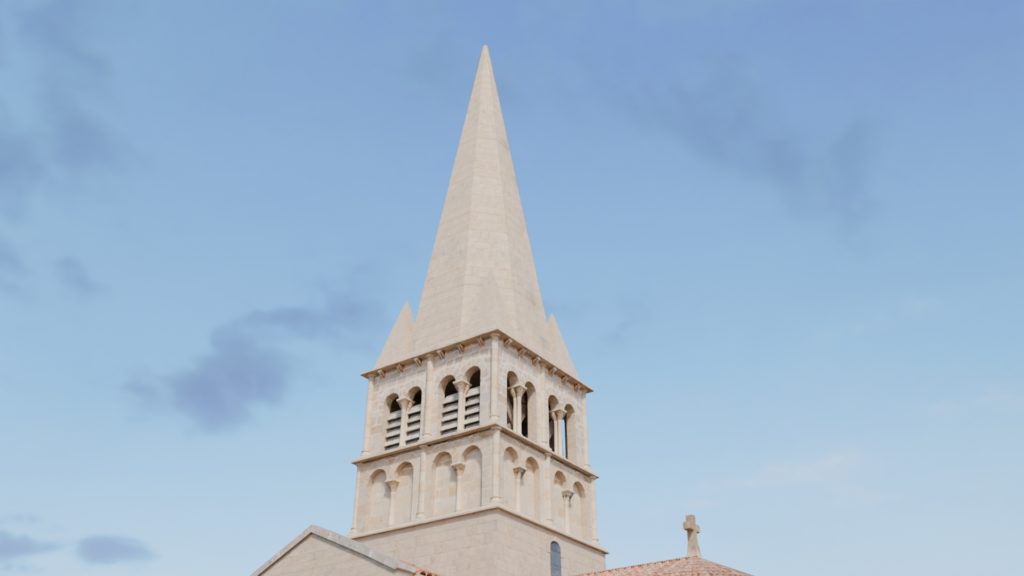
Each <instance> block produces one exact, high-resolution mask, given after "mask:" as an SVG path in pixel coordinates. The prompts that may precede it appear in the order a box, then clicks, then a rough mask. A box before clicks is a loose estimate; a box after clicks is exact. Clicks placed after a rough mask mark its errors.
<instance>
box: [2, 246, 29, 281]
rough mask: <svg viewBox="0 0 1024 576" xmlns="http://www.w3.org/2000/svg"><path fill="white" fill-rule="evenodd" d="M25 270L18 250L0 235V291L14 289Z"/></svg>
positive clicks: (25, 272) (26, 270)
mask: <svg viewBox="0 0 1024 576" xmlns="http://www.w3.org/2000/svg"><path fill="white" fill-rule="evenodd" d="M27 272H28V269H27V268H26V267H25V263H24V261H22V258H21V256H20V255H19V254H18V251H17V250H16V249H15V248H14V246H13V245H12V244H10V243H9V242H8V241H7V240H6V239H5V238H4V237H3V236H2V235H0V292H12V291H14V290H15V289H16V288H17V287H18V285H19V284H20V282H21V280H22V278H23V277H24V276H25V275H26V274H27Z"/></svg>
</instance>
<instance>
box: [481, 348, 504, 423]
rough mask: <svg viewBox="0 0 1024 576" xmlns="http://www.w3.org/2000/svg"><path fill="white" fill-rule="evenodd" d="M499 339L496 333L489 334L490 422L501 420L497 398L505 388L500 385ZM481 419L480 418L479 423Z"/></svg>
mask: <svg viewBox="0 0 1024 576" xmlns="http://www.w3.org/2000/svg"><path fill="white" fill-rule="evenodd" d="M501 381H502V377H501V339H500V338H499V336H498V335H497V334H495V335H493V336H491V402H490V412H491V417H490V418H489V420H490V421H491V422H498V423H500V422H501V416H503V415H502V414H498V399H499V398H501V397H502V395H504V393H505V390H504V388H502V385H501ZM482 423H483V419H481V424H482Z"/></svg>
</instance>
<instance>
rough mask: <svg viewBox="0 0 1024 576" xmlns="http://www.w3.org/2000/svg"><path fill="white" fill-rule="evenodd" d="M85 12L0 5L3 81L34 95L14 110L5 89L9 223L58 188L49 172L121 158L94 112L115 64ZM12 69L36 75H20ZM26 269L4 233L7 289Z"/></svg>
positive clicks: (2, 121) (0, 99)
mask: <svg viewBox="0 0 1024 576" xmlns="http://www.w3.org/2000/svg"><path fill="white" fill-rule="evenodd" d="M86 17H91V15H90V12H89V11H87V10H85V9H84V7H83V6H82V5H81V4H80V3H78V2H73V1H69V0H51V1H44V2H29V3H20V4H19V3H6V4H0V22H2V23H3V24H4V26H3V30H0V33H2V34H3V36H2V38H0V39H2V40H3V45H2V48H3V50H4V51H3V53H2V54H0V85H4V84H6V83H8V82H11V83H14V82H17V84H16V85H17V86H19V87H20V88H21V90H22V91H24V92H25V93H26V95H27V96H28V98H22V99H21V101H24V102H28V103H22V104H21V106H20V107H18V108H17V109H15V107H14V105H13V104H14V102H16V101H18V99H15V98H13V97H10V95H6V96H7V97H5V94H2V93H0V219H3V220H6V222H7V223H16V222H20V221H22V220H23V218H25V216H26V214H27V213H28V211H29V207H30V206H31V204H32V201H31V200H32V198H33V196H35V195H38V194H42V193H44V192H47V191H53V190H57V189H58V188H57V187H54V186H50V185H48V184H49V183H48V182H47V180H48V178H49V177H51V176H54V175H66V174H76V173H80V172H82V171H83V170H87V169H92V168H95V167H99V166H105V165H110V164H112V163H113V161H114V160H115V159H116V158H117V155H118V154H117V151H118V148H119V147H118V144H117V140H116V139H115V138H114V137H113V136H112V135H111V133H110V131H109V130H108V128H107V127H106V126H105V124H104V122H102V121H101V119H100V116H99V115H97V114H96V113H95V112H94V107H95V106H94V105H95V104H96V102H97V96H99V95H101V94H102V90H101V89H100V88H101V87H102V86H103V85H104V83H105V81H106V76H107V73H108V67H107V63H106V61H105V59H104V58H102V57H101V56H100V55H99V54H97V53H96V52H94V51H93V50H91V49H90V48H89V39H88V24H87V21H86ZM11 64H16V66H10V65H11ZM13 68H20V69H23V70H29V71H30V72H31V74H27V75H25V74H22V75H19V76H14V75H13V73H12V72H10V70H12V69H13ZM26 78H29V79H31V80H28V81H26ZM12 85H13V84H12ZM24 269H25V266H24V265H23V263H22V258H21V257H19V255H18V254H17V253H16V252H14V251H13V248H11V247H10V245H9V244H4V243H3V241H2V239H0V290H3V291H8V292H9V291H10V290H11V287H12V285H13V284H14V283H15V280H13V278H14V277H15V276H17V275H19V274H20V273H23V272H24Z"/></svg>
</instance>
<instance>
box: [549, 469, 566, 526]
mask: <svg viewBox="0 0 1024 576" xmlns="http://www.w3.org/2000/svg"><path fill="white" fill-rule="evenodd" d="M565 487H566V481H565V475H564V474H562V473H561V472H555V477H554V479H553V481H552V486H551V520H552V521H553V522H554V524H555V527H556V528H558V529H560V530H564V529H565V528H566V524H565V520H566V518H565V496H564V495H563V494H562V493H563V492H565Z"/></svg>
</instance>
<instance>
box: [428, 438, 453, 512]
mask: <svg viewBox="0 0 1024 576" xmlns="http://www.w3.org/2000/svg"><path fill="white" fill-rule="evenodd" d="M455 474H456V473H455V469H454V468H452V457H451V455H450V454H448V453H447V452H442V453H440V454H438V455H437V456H436V457H435V458H434V498H433V505H434V510H433V513H434V515H435V516H439V515H442V514H451V513H453V512H455V493H456V486H455V483H456V481H457V480H458V478H456V476H455Z"/></svg>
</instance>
